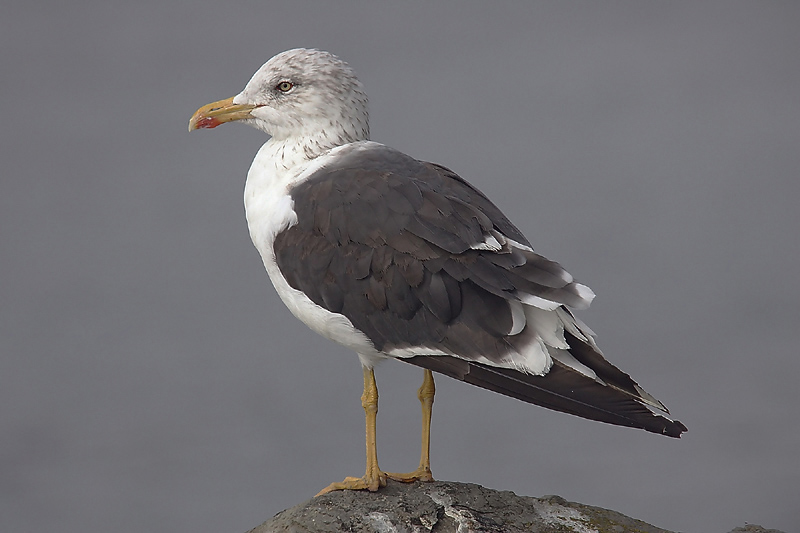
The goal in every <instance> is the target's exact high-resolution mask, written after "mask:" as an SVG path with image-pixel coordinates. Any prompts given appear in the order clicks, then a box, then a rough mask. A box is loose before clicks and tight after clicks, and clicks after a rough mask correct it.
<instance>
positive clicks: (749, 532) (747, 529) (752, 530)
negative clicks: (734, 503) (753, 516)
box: [728, 524, 783, 533]
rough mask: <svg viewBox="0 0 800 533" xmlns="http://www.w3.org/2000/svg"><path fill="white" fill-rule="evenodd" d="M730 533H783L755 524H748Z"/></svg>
mask: <svg viewBox="0 0 800 533" xmlns="http://www.w3.org/2000/svg"><path fill="white" fill-rule="evenodd" d="M728 533H783V531H778V530H777V529H766V528H763V527H761V526H757V525H754V524H747V525H746V526H741V527H737V528H734V529H732V530H730V531H729V532H728Z"/></svg>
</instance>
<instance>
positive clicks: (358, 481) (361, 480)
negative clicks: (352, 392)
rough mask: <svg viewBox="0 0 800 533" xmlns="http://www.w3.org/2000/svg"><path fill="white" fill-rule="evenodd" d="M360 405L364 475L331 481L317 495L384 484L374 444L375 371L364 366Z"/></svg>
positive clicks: (376, 389)
mask: <svg viewBox="0 0 800 533" xmlns="http://www.w3.org/2000/svg"><path fill="white" fill-rule="evenodd" d="M361 406H362V407H363V408H364V415H365V416H366V429H367V471H366V472H365V473H364V477H346V478H344V481H340V482H338V483H331V484H330V485H328V486H327V487H325V488H324V489H322V490H321V491H319V492H318V493H317V496H320V495H322V494H326V493H328V492H331V491H334V490H369V491H372V492H374V491H376V490H378V489H379V488H380V487H385V486H386V474H384V473H383V472H382V471H381V469H380V468H379V467H378V450H377V444H376V440H377V439H376V430H375V423H376V420H377V417H378V386H377V385H376V383H375V372H373V370H372V369H371V368H367V367H364V393H363V394H362V395H361Z"/></svg>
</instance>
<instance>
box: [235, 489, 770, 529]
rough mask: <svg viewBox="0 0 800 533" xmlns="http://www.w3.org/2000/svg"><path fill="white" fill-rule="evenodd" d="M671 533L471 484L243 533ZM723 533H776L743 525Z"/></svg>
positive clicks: (366, 498) (374, 497)
mask: <svg viewBox="0 0 800 533" xmlns="http://www.w3.org/2000/svg"><path fill="white" fill-rule="evenodd" d="M344 531H347V532H355V533H359V532H365V533H366V532H370V533H372V532H377V533H429V532H430V533H473V532H474V533H501V532H503V533H518V532H526V533H671V532H670V531H667V530H666V529H661V528H658V527H655V526H652V525H650V524H647V523H645V522H642V521H641V520H636V519H634V518H630V517H628V516H625V515H623V514H621V513H618V512H616V511H611V510H608V509H602V508H600V507H592V506H590V505H583V504H580V503H574V502H569V501H567V500H565V499H564V498H561V497H560V496H543V497H541V498H532V497H527V496H517V495H516V494H514V493H513V492H510V491H497V490H492V489H487V488H485V487H481V486H480V485H474V484H471V483H454V482H446V481H437V482H433V483H411V484H404V483H397V482H393V481H389V484H388V485H387V486H386V487H385V488H383V489H381V490H380V491H378V492H366V491H339V492H332V493H330V494H325V495H323V496H319V497H315V498H312V499H310V500H309V501H307V502H305V503H301V504H300V505H296V506H295V507H292V508H291V509H286V510H285V511H281V512H280V513H278V514H277V515H275V516H274V517H273V518H272V519H270V520H267V521H266V522H264V523H263V524H261V525H260V526H258V527H256V528H254V529H252V530H250V532H249V533H273V532H274V533H312V532H313V533H334V532H336V533H339V532H344ZM729 533H783V532H781V531H778V530H776V529H764V528H763V527H761V526H757V525H752V524H748V525H746V526H743V527H737V528H736V529H734V530H732V531H730V532H729Z"/></svg>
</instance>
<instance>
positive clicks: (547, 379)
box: [403, 356, 687, 438]
mask: <svg viewBox="0 0 800 533" xmlns="http://www.w3.org/2000/svg"><path fill="white" fill-rule="evenodd" d="M403 361H406V362H407V363H411V364H413V365H416V366H420V367H423V368H428V369H429V370H433V371H434V372H439V373H442V374H445V375H447V376H450V377H452V378H455V379H458V380H461V381H465V382H467V383H470V384H472V385H476V386H478V387H481V388H484V389H487V390H491V391H494V392H498V393H500V394H503V395H505V396H510V397H512V398H516V399H518V400H522V401H524V402H527V403H532V404H535V405H539V406H541V407H545V408H547V409H552V410H554V411H560V412H562V413H569V414H572V415H576V416H579V417H581V418H587V419H589V420H596V421H598V422H605V423H607V424H614V425H617V426H626V427H632V428H639V429H644V430H645V431H649V432H651V433H656V434H658V435H665V436H667V437H674V438H680V436H681V434H682V433H684V432H686V431H687V428H686V426H685V425H683V423H681V422H679V421H677V420H671V419H669V418H667V417H666V416H663V415H661V414H658V413H655V412H653V410H652V409H651V408H649V407H648V406H647V405H645V404H644V403H643V402H641V401H639V400H637V399H636V398H635V397H634V396H632V395H631V394H630V393H628V392H624V391H622V390H619V389H617V388H614V387H610V386H608V385H603V384H601V383H598V382H597V381H595V380H593V379H590V378H587V377H586V376H584V375H582V374H580V373H578V372H575V371H573V370H570V369H568V368H567V367H564V366H562V365H560V364H558V363H556V364H554V365H553V366H552V367H551V369H550V371H549V372H548V373H547V374H546V375H544V376H535V375H531V374H524V373H522V372H518V371H516V370H511V369H507V368H497V367H490V366H487V365H483V364H480V363H474V362H470V361H464V360H463V359H457V358H455V357H449V356H432V357H426V356H418V357H411V358H408V359H403Z"/></svg>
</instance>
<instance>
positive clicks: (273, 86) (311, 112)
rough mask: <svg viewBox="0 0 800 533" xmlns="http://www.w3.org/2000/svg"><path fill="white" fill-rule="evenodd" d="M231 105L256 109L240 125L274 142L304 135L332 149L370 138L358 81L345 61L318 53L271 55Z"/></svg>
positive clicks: (296, 51) (300, 50) (299, 50)
mask: <svg viewBox="0 0 800 533" xmlns="http://www.w3.org/2000/svg"><path fill="white" fill-rule="evenodd" d="M233 103H234V104H249V105H253V106H255V108H254V109H253V110H252V111H251V112H250V115H251V117H248V118H247V119H246V120H245V122H247V123H249V124H250V125H252V126H254V127H256V128H258V129H260V130H263V131H265V132H266V133H269V134H270V135H271V136H272V137H273V138H276V139H282V138H289V137H304V138H311V139H314V140H316V141H318V142H320V143H321V144H331V145H334V146H335V145H339V144H344V143H348V142H355V141H361V140H367V139H368V138H369V114H368V111H367V95H366V94H365V93H364V89H363V86H362V85H361V82H360V81H358V78H357V77H356V75H355V72H353V69H352V68H350V66H349V65H348V64H347V63H345V62H344V61H342V60H341V59H339V58H338V57H336V56H335V55H333V54H331V53H328V52H324V51H321V50H314V49H307V48H296V49H294V50H288V51H286V52H282V53H280V54H278V55H276V56H275V57H273V58H272V59H270V60H269V61H267V62H266V63H265V64H264V65H263V66H262V67H261V68H260V69H258V71H257V72H256V73H255V74H254V75H253V77H252V79H251V80H250V81H249V82H248V83H247V86H246V87H245V88H244V90H243V91H242V92H241V93H239V94H238V95H236V96H235V97H234V98H233Z"/></svg>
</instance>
